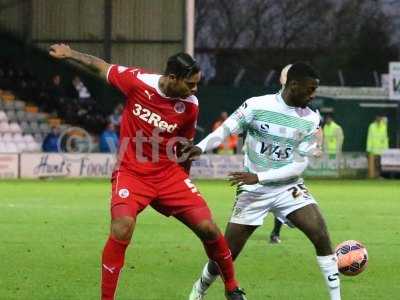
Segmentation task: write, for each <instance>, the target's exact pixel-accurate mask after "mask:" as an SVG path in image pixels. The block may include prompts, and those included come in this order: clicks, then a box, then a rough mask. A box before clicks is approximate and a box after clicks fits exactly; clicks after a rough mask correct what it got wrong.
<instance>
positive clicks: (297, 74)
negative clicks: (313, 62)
mask: <svg viewBox="0 0 400 300" xmlns="http://www.w3.org/2000/svg"><path fill="white" fill-rule="evenodd" d="M306 78H312V79H319V76H318V74H317V72H316V71H315V70H314V68H313V67H311V66H310V65H309V64H307V63H304V62H296V63H294V64H293V65H292V66H291V67H290V68H289V71H288V73H287V80H286V83H289V82H290V81H292V80H297V81H301V80H304V79H306Z"/></svg>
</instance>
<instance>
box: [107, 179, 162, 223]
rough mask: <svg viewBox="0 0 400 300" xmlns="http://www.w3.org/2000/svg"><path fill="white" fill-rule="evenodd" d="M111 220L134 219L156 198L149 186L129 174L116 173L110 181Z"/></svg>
mask: <svg viewBox="0 0 400 300" xmlns="http://www.w3.org/2000/svg"><path fill="white" fill-rule="evenodd" d="M111 183H112V185H111V219H112V220H118V219H121V218H124V217H129V218H133V219H136V216H137V214H139V213H140V212H141V211H142V210H143V209H145V208H146V206H147V205H149V203H150V202H151V200H152V199H153V198H154V197H155V196H156V192H155V190H154V189H153V188H152V186H151V184H149V183H146V182H143V181H142V180H140V179H139V178H137V177H136V176H132V175H131V174H129V173H124V172H117V173H116V174H115V176H114V177H113V178H112V180H111Z"/></svg>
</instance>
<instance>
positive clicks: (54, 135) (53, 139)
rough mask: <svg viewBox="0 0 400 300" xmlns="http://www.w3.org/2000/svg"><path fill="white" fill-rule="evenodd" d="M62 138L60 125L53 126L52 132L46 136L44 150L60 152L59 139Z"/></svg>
mask: <svg viewBox="0 0 400 300" xmlns="http://www.w3.org/2000/svg"><path fill="white" fill-rule="evenodd" d="M59 138H60V130H59V128H58V127H52V128H51V132H50V133H49V134H48V135H47V136H46V137H45V138H44V141H43V144H42V150H43V151H44V152H59V149H58V140H59Z"/></svg>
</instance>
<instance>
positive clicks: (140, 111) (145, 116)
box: [132, 103, 178, 133]
mask: <svg viewBox="0 0 400 300" xmlns="http://www.w3.org/2000/svg"><path fill="white" fill-rule="evenodd" d="M132 113H133V114H134V115H135V116H137V117H138V118H139V119H141V120H143V121H145V122H147V123H148V124H150V125H153V126H154V127H157V128H159V129H161V130H162V131H167V132H169V133H172V132H173V131H174V130H175V129H176V127H178V124H176V123H174V124H168V123H167V122H165V121H163V120H161V117H160V115H158V114H156V113H154V112H152V111H151V110H149V109H147V108H144V107H143V106H141V105H140V104H138V103H136V104H135V109H133V110H132Z"/></svg>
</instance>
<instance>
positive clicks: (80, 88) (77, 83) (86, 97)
mask: <svg viewBox="0 0 400 300" xmlns="http://www.w3.org/2000/svg"><path fill="white" fill-rule="evenodd" d="M72 85H73V86H74V89H75V91H76V94H77V96H78V100H79V102H80V103H87V102H89V101H90V99H91V97H92V96H91V94H90V92H89V90H88V88H87V87H86V86H85V85H84V84H83V82H82V81H81V79H80V78H79V76H75V77H74V79H72Z"/></svg>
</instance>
